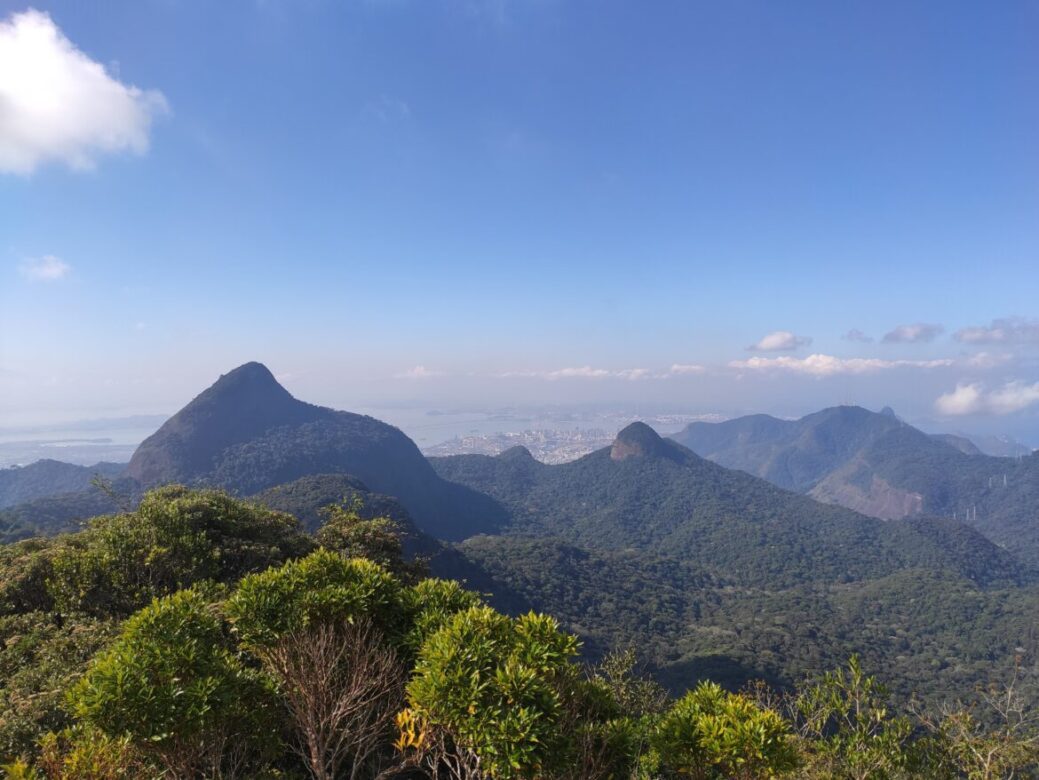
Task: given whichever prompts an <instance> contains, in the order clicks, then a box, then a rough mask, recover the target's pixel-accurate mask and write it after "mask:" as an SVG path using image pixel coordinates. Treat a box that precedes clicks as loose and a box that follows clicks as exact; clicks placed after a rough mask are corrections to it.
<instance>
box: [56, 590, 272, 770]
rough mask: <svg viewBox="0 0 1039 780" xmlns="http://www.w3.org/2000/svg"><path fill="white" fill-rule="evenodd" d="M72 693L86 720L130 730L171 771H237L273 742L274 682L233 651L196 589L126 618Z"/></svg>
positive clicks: (113, 734)
mask: <svg viewBox="0 0 1039 780" xmlns="http://www.w3.org/2000/svg"><path fill="white" fill-rule="evenodd" d="M69 702H70V705H71V708H72V711H73V713H74V714H75V715H76V716H77V717H78V718H79V719H80V720H81V721H82V722H83V723H84V724H85V725H87V726H91V727H94V728H96V729H97V730H98V731H100V732H101V733H102V734H104V735H105V736H107V737H109V738H112V739H119V738H122V737H125V738H127V739H128V740H129V742H130V744H131V745H132V746H133V747H134V748H135V750H136V751H138V752H139V753H140V754H141V755H143V756H146V757H150V758H151V759H152V760H153V761H154V762H155V763H156V764H157V765H158V766H160V767H164V768H166V769H167V770H168V771H169V772H170V773H171V774H172V776H174V777H177V778H193V777H196V776H198V775H199V774H204V775H206V776H209V777H235V776H244V774H245V773H246V772H247V771H249V770H250V769H255V768H256V766H257V765H262V764H263V762H264V759H265V758H266V757H268V756H269V755H270V752H271V750H272V749H276V747H277V745H276V744H272V741H271V738H270V735H271V734H272V733H276V728H275V727H274V724H275V722H276V721H275V720H274V716H273V712H274V709H273V704H274V703H273V699H272V691H271V690H270V688H269V686H268V685H267V684H266V683H265V681H264V679H263V678H262V676H260V675H259V674H258V673H257V672H256V671H254V670H251V669H249V668H247V667H246V666H244V665H243V664H242V663H241V661H240V660H239V659H238V657H237V656H236V654H235V653H234V652H233V648H232V647H231V646H230V643H229V640H228V635H227V632H226V631H225V626H224V624H223V621H222V620H221V617H220V615H219V613H218V610H217V607H216V606H215V605H214V604H213V603H211V600H210V599H208V598H206V596H205V595H204V594H203V593H202V592H200V591H199V590H197V589H189V590H183V591H180V592H178V593H175V594H174V595H172V596H168V597H165V598H162V599H157V600H155V601H154V602H152V604H150V605H149V606H148V607H145V608H144V609H142V610H140V611H139V612H138V613H137V614H135V615H134V616H133V617H131V618H130V619H129V620H127V621H126V623H125V625H124V626H123V629H122V631H121V632H120V634H119V636H118V637H117V638H116V640H115V641H114V642H113V644H112V645H111V646H110V647H109V648H108V649H107V650H105V651H103V652H102V653H101V654H100V655H98V656H97V657H96V658H95V659H94V661H93V662H92V663H91V665H90V667H89V669H88V670H87V673H86V674H85V675H84V677H83V678H82V679H81V680H80V681H79V682H78V683H77V684H76V685H75V686H73V688H72V690H71V691H70V694H69Z"/></svg>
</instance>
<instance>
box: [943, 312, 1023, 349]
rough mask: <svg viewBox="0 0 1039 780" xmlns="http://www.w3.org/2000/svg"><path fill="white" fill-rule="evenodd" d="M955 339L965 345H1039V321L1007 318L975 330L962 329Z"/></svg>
mask: <svg viewBox="0 0 1039 780" xmlns="http://www.w3.org/2000/svg"><path fill="white" fill-rule="evenodd" d="M953 338H954V339H956V340H957V341H961V342H963V343H964V344H1039V320H1028V319H1025V318H1024V317H1005V318H1003V319H998V320H992V323H991V324H990V325H988V326H987V327H985V326H980V327H974V328H961V329H960V330H958V331H956V333H954V334H953Z"/></svg>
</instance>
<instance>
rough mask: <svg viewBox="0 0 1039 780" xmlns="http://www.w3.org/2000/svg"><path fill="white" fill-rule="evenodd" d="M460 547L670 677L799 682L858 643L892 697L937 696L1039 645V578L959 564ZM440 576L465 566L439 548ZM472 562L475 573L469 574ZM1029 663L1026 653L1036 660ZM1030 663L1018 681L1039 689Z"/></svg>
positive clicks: (515, 590)
mask: <svg viewBox="0 0 1039 780" xmlns="http://www.w3.org/2000/svg"><path fill="white" fill-rule="evenodd" d="M459 551H460V552H461V553H464V555H465V557H466V559H467V560H468V561H469V562H471V563H472V564H475V567H474V568H476V567H478V569H479V570H480V571H483V572H486V573H487V574H488V575H489V579H491V580H492V581H490V582H486V583H483V582H481V588H482V589H484V590H489V591H492V592H493V593H494V594H495V595H496V596H498V598H493V597H492V598H491V600H490V603H491V604H492V605H495V606H499V607H500V608H502V607H505V606H510V607H511V604H509V602H508V601H507V600H506V599H503V598H501V596H502V595H505V596H509V595H512V594H522V595H523V596H525V597H526V599H525V601H522V602H521V606H520V607H519V608H515V607H511V609H514V610H515V611H516V612H519V611H526V610H529V609H535V610H537V611H540V612H547V613H549V614H551V615H553V616H555V617H556V618H557V619H558V620H559V621H560V623H561V624H562V626H563V627H564V628H565V629H567V630H570V631H574V632H576V633H578V634H579V635H580V636H581V639H582V642H583V643H584V647H585V648H586V652H587V654H588V655H589V656H591V657H593V658H595V657H601V656H602V655H604V654H605V653H606V652H607V651H608V650H610V649H611V648H614V647H626V646H635V647H637V648H638V650H639V655H640V657H641V658H642V659H644V660H645V662H646V663H647V664H648V665H649V667H650V668H651V669H653V671H654V674H655V676H656V678H657V679H658V680H659V681H660V682H661V683H663V684H665V685H666V686H667V687H668V688H670V689H671V690H673V691H682V690H684V689H685V688H687V687H689V686H691V685H695V684H696V682H697V681H699V680H701V679H712V680H714V681H716V682H719V683H721V684H722V685H724V686H725V687H727V688H730V689H736V688H739V687H740V686H742V685H744V684H745V683H746V682H748V681H749V680H753V679H765V680H768V681H769V682H771V683H772V684H774V685H779V686H782V687H787V688H789V687H792V686H794V685H795V684H796V683H798V682H799V681H800V680H802V679H804V678H805V677H807V676H814V675H817V674H818V673H819V671H820V670H823V669H828V668H834V667H836V666H839V665H842V664H843V663H845V661H846V660H847V659H848V657H849V656H850V655H852V654H853V653H858V654H860V656H861V658H862V661H863V664H864V665H865V666H867V667H868V668H871V669H883V670H884V676H885V683H887V684H888V685H890V687H891V690H892V693H893V695H894V699H895V701H896V702H898V703H899V704H901V705H905V704H907V703H908V702H909V701H910V699H911V698H913V696H914V694H915V695H916V696H917V697H918V698H922V699H924V700H925V701H926V702H927V703H929V704H938V703H939V702H941V701H942V700H951V699H956V698H962V697H963V696H964V692H965V691H971V690H973V689H974V688H976V687H979V686H982V687H983V686H987V685H989V684H990V683H994V682H995V683H1006V682H1008V681H1009V678H1010V676H1011V675H1012V673H1013V670H1014V662H1013V659H1014V657H1015V656H1016V655H1019V654H1020V655H1022V656H1023V657H1024V658H1026V659H1034V658H1036V657H1039V626H1037V624H1036V622H1035V619H1034V615H1035V604H1036V603H1037V600H1039V588H1036V587H1034V586H1032V587H1028V588H1013V589H1000V590H990V589H985V588H979V587H978V586H977V585H976V584H975V583H973V582H971V581H969V580H966V579H963V578H961V577H957V576H955V575H953V574H951V573H948V572H946V573H935V572H933V571H927V570H919V569H906V570H903V571H900V572H897V573H895V574H892V575H890V576H888V577H884V578H880V579H876V580H870V581H866V582H859V583H853V584H852V583H848V584H842V583H812V582H807V583H802V584H799V585H795V586H791V587H788V588H768V589H758V588H747V587H741V586H740V585H739V584H738V583H737V582H734V581H733V580H731V579H727V578H722V577H714V576H710V575H708V574H706V573H705V572H704V571H703V569H701V568H699V567H698V566H696V565H692V564H690V562H689V561H687V560H683V559H677V558H674V557H667V556H663V555H657V554H649V553H645V552H639V551H636V550H623V551H621V550H617V551H613V550H583V549H580V548H577V547H574V546H572V545H568V544H563V543H561V542H560V541H559V540H557V539H530V538H526V537H519V536H513V537H477V538H474V539H471V540H469V541H467V542H466V543H465V544H463V545H462V546H461V547H460V548H459ZM434 568H437V569H438V574H440V575H441V576H461V575H462V574H467V573H466V572H464V571H462V570H460V569H459V570H457V571H452V570H451V569H446V568H443V567H442V565H441V564H440V562H439V561H434ZM468 576H470V578H471V579H475V578H473V577H472V575H468ZM1029 663H1030V662H1029ZM1032 668H1033V667H1030V665H1029V664H1026V665H1025V669H1024V670H1023V673H1022V675H1021V678H1020V680H1019V683H1018V689H1019V692H1020V693H1021V695H1022V696H1023V697H1024V698H1025V699H1026V700H1027V701H1031V702H1037V701H1039V677H1037V675H1036V674H1035V672H1034V671H1032Z"/></svg>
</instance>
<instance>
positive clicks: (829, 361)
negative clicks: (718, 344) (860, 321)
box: [729, 354, 955, 377]
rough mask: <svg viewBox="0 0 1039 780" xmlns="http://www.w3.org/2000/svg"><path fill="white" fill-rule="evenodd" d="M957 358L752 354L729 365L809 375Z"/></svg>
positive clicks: (920, 365)
mask: <svg viewBox="0 0 1039 780" xmlns="http://www.w3.org/2000/svg"><path fill="white" fill-rule="evenodd" d="M954 363H955V361H953V360H948V359H943V360H881V359H879V358H839V357H834V356H833V355H821V354H815V355H809V356H808V357H805V358H795V357H790V356H788V355H784V356H782V357H774V358H763V357H752V358H749V359H747V360H734V361H732V362H731V363H729V368H735V369H739V370H749V371H786V372H789V373H794V374H807V375H809V376H818V377H823V376H836V375H838V374H872V373H876V372H878V371H887V370H890V369H895V368H942V367H945V366H951V365H953V364H954Z"/></svg>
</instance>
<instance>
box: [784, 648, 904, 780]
mask: <svg viewBox="0 0 1039 780" xmlns="http://www.w3.org/2000/svg"><path fill="white" fill-rule="evenodd" d="M794 712H795V713H796V717H797V720H798V724H799V730H800V733H801V735H802V737H803V738H804V750H805V752H806V754H807V755H808V765H809V768H810V770H811V771H812V772H814V773H815V775H816V776H820V777H826V778H833V779H834V780H845V779H847V780H889V779H891V780H893V779H894V778H899V777H905V776H906V775H907V774H909V773H911V772H913V771H915V770H916V769H917V768H918V766H917V764H918V762H919V761H920V760H921V756H920V754H919V753H918V751H917V750H916V748H915V745H914V744H913V741H912V740H911V736H912V732H913V726H912V724H911V723H910V721H909V719H908V718H906V717H904V716H900V715H896V714H894V713H893V712H892V710H891V708H890V704H889V701H888V692H887V689H886V688H885V687H884V686H883V685H882V684H881V683H880V682H878V681H877V679H876V678H875V677H871V676H868V675H866V674H865V673H864V672H863V670H862V665H861V664H860V662H859V659H858V658H857V657H856V656H852V658H851V660H850V661H848V665H847V668H845V669H838V670H837V671H834V672H828V673H827V674H826V675H824V676H823V677H822V679H821V680H819V681H818V682H816V683H814V684H810V685H807V686H806V687H804V688H803V689H802V690H801V691H800V692H799V693H798V695H797V697H796V699H795V700H794Z"/></svg>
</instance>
